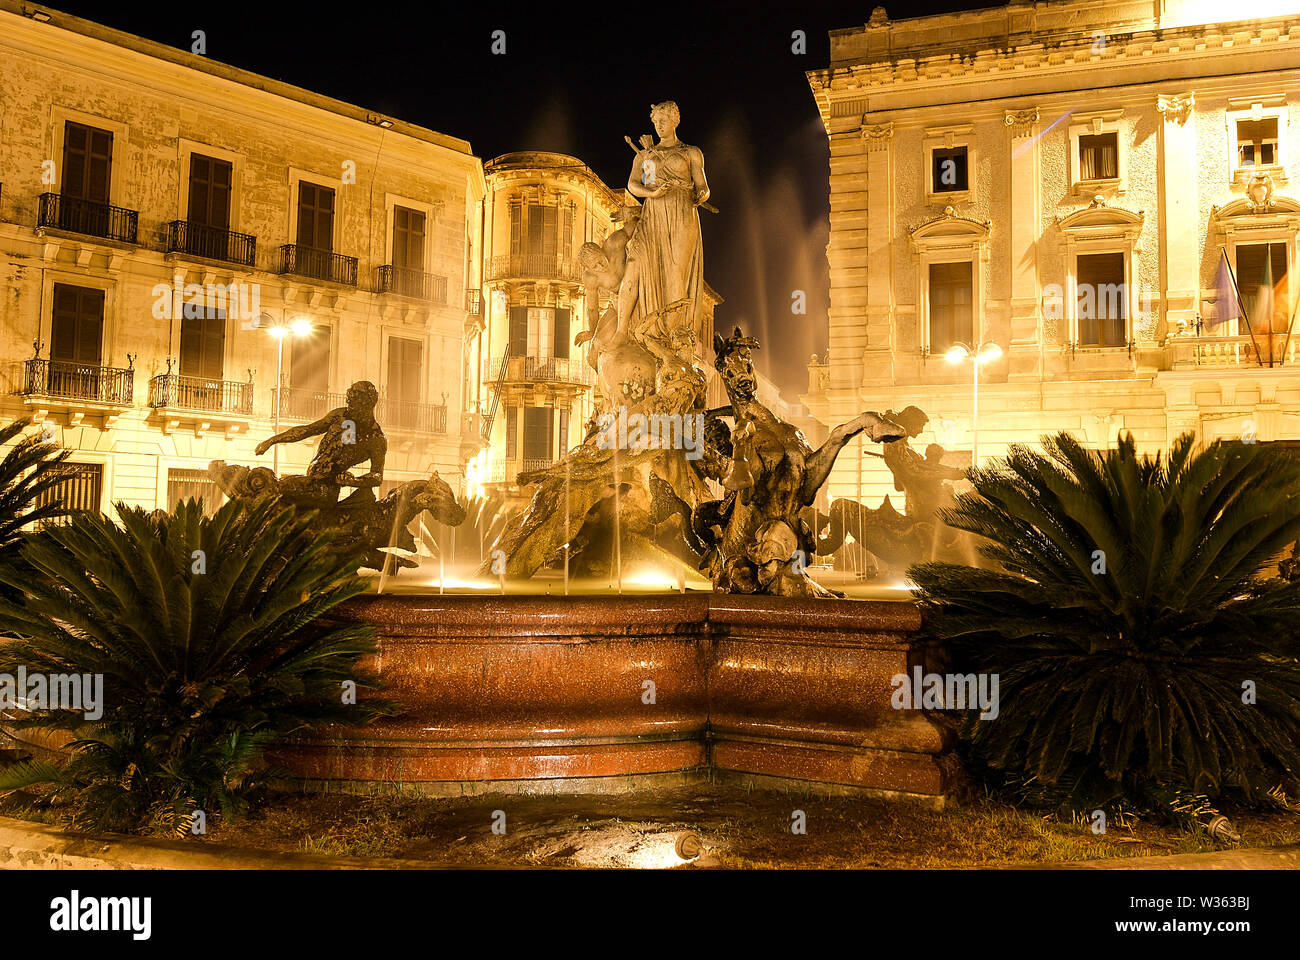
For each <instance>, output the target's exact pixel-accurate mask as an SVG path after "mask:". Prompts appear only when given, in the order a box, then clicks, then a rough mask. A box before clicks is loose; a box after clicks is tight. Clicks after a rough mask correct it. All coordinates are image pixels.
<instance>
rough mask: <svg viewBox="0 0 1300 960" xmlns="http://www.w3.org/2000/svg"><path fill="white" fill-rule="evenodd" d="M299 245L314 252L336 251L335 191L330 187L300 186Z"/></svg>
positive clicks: (302, 182) (309, 184)
mask: <svg viewBox="0 0 1300 960" xmlns="http://www.w3.org/2000/svg"><path fill="white" fill-rule="evenodd" d="M298 245H299V246H300V247H309V248H310V249H312V250H324V251H330V252H332V251H333V250H334V191H333V190H331V189H330V188H329V187H322V186H318V185H317V184H314V183H308V182H307V181H306V180H303V181H301V182H300V183H299V184H298Z"/></svg>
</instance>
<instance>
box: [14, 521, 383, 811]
mask: <svg viewBox="0 0 1300 960" xmlns="http://www.w3.org/2000/svg"><path fill="white" fill-rule="evenodd" d="M117 511H118V515H119V517H120V520H121V522H120V524H117V523H114V522H113V521H112V520H110V519H109V518H107V517H104V516H101V515H93V514H78V515H75V516H73V518H72V519H71V521H70V522H69V523H68V524H67V525H65V526H57V527H48V528H46V530H45V531H44V533H43V535H42V536H41V537H38V538H33V539H32V540H31V542H29V543H28V544H27V545H26V546H25V547H24V548H23V551H22V556H23V559H24V560H25V561H26V562H27V563H29V564H30V565H31V567H32V568H34V569H35V571H36V572H37V574H38V575H37V576H36V577H34V578H31V579H29V580H28V581H26V582H23V583H22V584H21V586H22V588H23V596H22V597H21V598H19V599H11V600H3V599H0V623H3V624H4V625H5V626H7V627H8V628H9V629H10V630H12V631H13V632H14V633H16V634H18V635H19V636H20V637H21V639H20V640H17V641H12V642H9V643H5V644H0V671H3V672H8V673H10V674H13V673H15V672H16V670H17V668H18V667H19V666H20V665H21V666H25V667H26V669H27V672H28V674H29V675H31V674H34V673H44V674H73V673H76V674H83V675H85V674H89V675H91V676H96V675H98V676H102V677H103V696H102V709H103V716H102V717H100V718H98V719H93V720H92V719H83V715H82V714H72V713H69V712H68V711H64V710H38V711H33V713H32V714H31V715H30V716H27V717H23V718H22V720H21V725H44V726H61V727H66V728H75V730H76V739H75V740H74V741H73V742H72V743H71V744H70V747H69V751H70V752H69V757H68V760H67V762H66V763H64V764H61V765H59V764H52V763H43V762H36V763H27V764H20V765H17V766H15V767H12V768H10V770H9V771H7V772H6V773H5V774H4V775H0V789H15V788H19V787H23V786H30V785H35V784H43V785H44V787H45V788H46V789H48V790H49V791H51V793H52V795H53V796H54V797H55V798H56V799H59V798H62V799H66V800H69V801H70V802H71V804H72V809H73V814H74V822H78V823H80V824H83V825H86V826H90V827H93V828H96V829H101V830H104V829H109V830H122V829H126V830H140V829H143V830H158V829H164V830H168V831H176V832H183V831H184V829H185V828H186V827H187V826H188V825H189V822H190V819H189V818H190V815H191V813H192V811H193V810H195V809H202V810H205V811H207V812H208V815H209V816H211V815H212V813H213V812H215V811H218V810H219V811H220V812H221V813H223V814H225V815H227V816H229V815H232V814H235V813H237V812H238V811H239V810H240V809H241V808H242V806H243V804H244V803H245V801H246V799H247V797H248V796H249V794H250V793H251V792H252V790H253V789H254V788H255V787H256V786H258V783H259V779H258V775H259V771H260V758H261V756H262V751H263V748H264V747H265V745H266V744H268V743H269V742H271V741H273V740H276V739H279V738H282V737H284V736H287V735H288V734H290V733H292V732H294V731H295V730H299V729H302V728H304V727H307V726H314V725H318V724H322V723H329V722H346V723H360V722H363V721H365V720H367V719H369V718H370V717H372V716H374V715H375V713H376V712H378V711H379V710H380V709H382V705H381V704H376V703H369V702H368V701H367V700H365V699H360V700H359V701H358V702H357V703H356V705H350V704H349V703H347V702H345V700H346V699H347V698H346V697H345V696H344V693H346V692H347V690H348V689H349V688H348V687H347V684H349V683H355V685H356V687H355V688H353V689H359V690H361V691H364V690H365V689H367V688H371V687H373V686H374V678H373V677H372V676H371V675H370V674H369V673H367V672H366V671H365V670H363V669H361V668H360V667H359V664H358V661H359V659H360V658H361V657H362V656H363V655H365V654H368V653H371V652H373V651H374V650H375V645H374V643H373V641H372V639H371V637H370V633H369V631H368V630H367V629H366V628H364V627H362V626H360V625H357V624H354V623H347V622H345V621H341V620H331V619H329V618H328V617H327V616H326V615H327V614H328V613H329V612H330V611H331V610H333V609H334V608H335V607H337V606H338V605H339V604H340V603H342V602H343V601H345V600H347V599H348V598H349V597H351V596H353V595H355V594H356V593H358V592H359V591H360V590H361V589H362V584H361V581H360V580H359V579H358V578H357V577H356V569H357V565H358V561H359V556H358V554H357V552H356V550H353V549H346V548H344V547H342V546H341V545H340V542H339V537H338V535H337V532H336V531H334V530H330V529H324V530H321V529H319V524H317V523H316V522H315V515H314V514H306V515H304V514H301V513H299V512H297V511H295V510H293V509H288V508H285V507H283V506H281V505H279V504H278V503H277V502H276V501H275V500H274V499H269V498H268V499H263V500H259V501H255V502H250V501H246V500H240V499H234V500H231V501H230V502H228V503H226V504H225V505H224V506H223V507H222V508H221V509H219V510H218V511H217V512H216V513H215V514H213V515H212V516H211V517H205V516H204V515H203V510H202V508H201V505H200V504H199V503H198V502H197V501H194V500H191V501H188V502H185V503H181V504H180V505H178V506H177V508H176V511H175V512H174V513H173V514H171V515H167V516H165V517H163V518H161V519H158V518H156V517H155V516H154V515H151V514H150V513H148V512H146V511H144V510H141V509H137V508H132V507H127V506H125V505H121V504H119V505H118V508H117ZM19 580H20V577H19V576H18V575H17V574H15V573H14V571H12V570H0V583H4V584H8V585H10V586H14V587H17V586H19V585H20V583H19Z"/></svg>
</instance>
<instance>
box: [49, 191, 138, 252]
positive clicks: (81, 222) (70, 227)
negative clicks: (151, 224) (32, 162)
mask: <svg viewBox="0 0 1300 960" xmlns="http://www.w3.org/2000/svg"><path fill="white" fill-rule="evenodd" d="M138 221H139V214H137V213H136V211H134V210H126V209H123V208H122V207H114V206H112V205H111V204H107V203H92V202H91V201H89V200H77V199H75V198H73V197H65V196H63V195H61V194H58V193H42V194H41V196H40V200H39V204H38V206H37V211H36V226H37V228H38V229H52V230H63V231H66V232H67V233H79V234H82V235H83V236H87V237H101V238H103V239H105V240H116V241H118V242H119V243H135V242H136V239H135V238H136V227H137V224H138Z"/></svg>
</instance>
